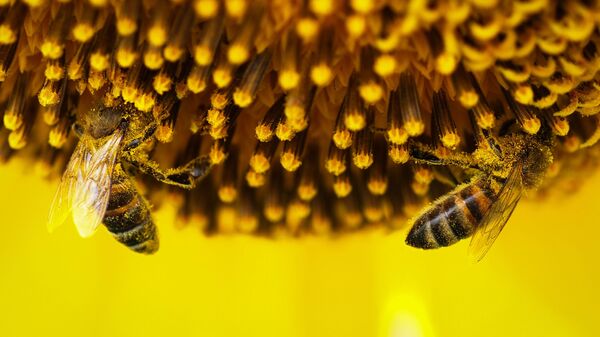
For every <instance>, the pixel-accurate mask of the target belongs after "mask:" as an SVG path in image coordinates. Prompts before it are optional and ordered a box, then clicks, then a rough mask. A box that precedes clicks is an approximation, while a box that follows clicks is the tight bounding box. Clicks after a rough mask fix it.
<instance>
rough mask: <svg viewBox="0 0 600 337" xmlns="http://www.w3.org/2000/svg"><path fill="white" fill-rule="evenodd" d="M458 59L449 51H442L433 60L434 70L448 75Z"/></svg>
mask: <svg viewBox="0 0 600 337" xmlns="http://www.w3.org/2000/svg"><path fill="white" fill-rule="evenodd" d="M457 62H458V60H457V58H456V56H455V55H453V54H450V53H442V54H441V55H440V56H438V58H437V59H436V60H435V66H436V70H437V71H438V72H439V73H440V74H442V75H450V74H452V72H453V71H454V69H456V64H457Z"/></svg>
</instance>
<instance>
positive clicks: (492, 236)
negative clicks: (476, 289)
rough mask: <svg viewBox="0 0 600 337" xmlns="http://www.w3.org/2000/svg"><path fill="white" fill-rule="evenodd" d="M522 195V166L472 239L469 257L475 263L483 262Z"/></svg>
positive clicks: (515, 168) (500, 194) (513, 173)
mask: <svg viewBox="0 0 600 337" xmlns="http://www.w3.org/2000/svg"><path fill="white" fill-rule="evenodd" d="M522 194H523V182H522V180H521V165H517V166H516V167H514V168H513V169H512V171H511V173H510V174H509V176H508V178H507V180H506V183H505V184H504V186H503V187H502V189H501V190H500V193H499V194H498V199H497V200H496V201H495V202H494V204H493V205H492V206H491V207H490V209H489V210H488V212H487V213H486V214H485V216H484V218H483V220H482V221H481V224H480V226H479V227H478V228H477V230H476V232H475V234H473V237H472V238H471V243H470V245H469V255H470V256H471V258H472V259H473V260H474V261H475V262H478V261H481V259H482V258H483V257H484V256H485V254H486V253H487V252H488V251H489V250H490V247H491V246H492V244H493V243H494V241H496V238H498V235H500V232H501V231H502V229H503V228H504V225H506V222H508V219H509V218H510V216H511V215H512V213H513V211H514V210H515V207H516V206H517V204H518V203H519V199H521V195H522Z"/></svg>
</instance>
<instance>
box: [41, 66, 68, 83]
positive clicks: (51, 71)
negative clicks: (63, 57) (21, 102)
mask: <svg viewBox="0 0 600 337" xmlns="http://www.w3.org/2000/svg"><path fill="white" fill-rule="evenodd" d="M64 75H65V69H64V68H63V67H61V66H59V65H56V64H48V65H47V66H46V69H45V70H44V76H45V77H46V78H47V79H49V80H50V81H58V80H60V79H62V78H63V76H64Z"/></svg>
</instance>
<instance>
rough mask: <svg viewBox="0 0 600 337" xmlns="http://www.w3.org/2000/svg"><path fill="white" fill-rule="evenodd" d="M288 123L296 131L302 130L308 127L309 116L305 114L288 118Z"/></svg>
mask: <svg viewBox="0 0 600 337" xmlns="http://www.w3.org/2000/svg"><path fill="white" fill-rule="evenodd" d="M286 124H288V125H289V127H290V128H292V131H294V132H295V133H296V132H300V131H303V130H305V129H306V128H307V127H308V118H306V116H305V117H303V118H297V119H288V120H287V123H286Z"/></svg>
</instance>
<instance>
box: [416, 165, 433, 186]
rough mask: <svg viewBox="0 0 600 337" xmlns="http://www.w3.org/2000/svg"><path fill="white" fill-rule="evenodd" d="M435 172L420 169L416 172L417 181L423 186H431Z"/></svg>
mask: <svg viewBox="0 0 600 337" xmlns="http://www.w3.org/2000/svg"><path fill="white" fill-rule="evenodd" d="M433 178H434V176H433V171H431V170H429V169H423V168H419V169H416V170H415V181H416V182H418V183H421V184H429V183H431V182H432V181H433Z"/></svg>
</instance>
